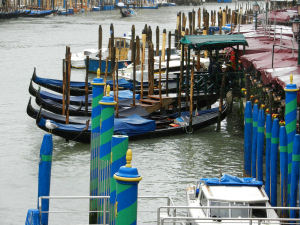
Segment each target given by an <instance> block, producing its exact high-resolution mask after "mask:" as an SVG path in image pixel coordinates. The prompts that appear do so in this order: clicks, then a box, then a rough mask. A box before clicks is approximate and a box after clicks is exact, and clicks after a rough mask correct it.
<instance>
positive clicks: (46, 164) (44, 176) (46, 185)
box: [37, 134, 53, 225]
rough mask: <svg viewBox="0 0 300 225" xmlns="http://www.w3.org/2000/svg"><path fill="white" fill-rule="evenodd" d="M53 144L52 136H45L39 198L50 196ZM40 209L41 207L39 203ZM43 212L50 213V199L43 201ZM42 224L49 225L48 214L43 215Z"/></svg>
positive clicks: (41, 157)
mask: <svg viewBox="0 0 300 225" xmlns="http://www.w3.org/2000/svg"><path fill="white" fill-rule="evenodd" d="M52 152H53V142H52V135H51V134H45V135H44V138H43V142H42V146H41V150H40V162H39V178H38V198H39V197H41V196H49V194H50V180H51V165H52ZM37 206H38V209H39V207H41V206H40V205H39V201H38V205H37ZM41 209H42V211H44V212H48V211H49V199H43V200H42V208H41ZM41 224H43V225H47V224H48V213H42V214H41Z"/></svg>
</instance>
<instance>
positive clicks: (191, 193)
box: [187, 175, 278, 224]
mask: <svg viewBox="0 0 300 225" xmlns="http://www.w3.org/2000/svg"><path fill="white" fill-rule="evenodd" d="M187 201H188V206H190V207H192V208H190V209H189V215H190V216H191V217H193V218H218V219H213V220H214V221H218V222H220V221H221V218H223V219H224V218H226V219H229V220H230V218H233V220H234V219H236V218H241V219H242V218H244V219H248V218H260V219H261V218H278V216H277V214H276V212H275V210H274V209H269V207H270V204H269V202H268V201H269V198H268V196H267V194H266V192H265V191H264V189H263V186H262V182H260V181H256V180H255V179H254V178H238V177H234V176H230V175H224V176H223V177H222V178H220V179H219V178H203V179H201V180H200V182H199V183H198V184H197V185H193V186H190V187H188V189H187ZM193 207H194V208H193ZM195 207H199V208H197V209H195ZM196 224H198V223H196ZM276 224H277V223H276Z"/></svg>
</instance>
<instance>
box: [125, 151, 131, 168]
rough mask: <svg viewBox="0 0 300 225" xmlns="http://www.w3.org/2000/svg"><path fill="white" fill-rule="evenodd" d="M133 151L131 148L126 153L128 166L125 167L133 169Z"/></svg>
mask: <svg viewBox="0 0 300 225" xmlns="http://www.w3.org/2000/svg"><path fill="white" fill-rule="evenodd" d="M131 160H132V150H131V149H130V148H129V149H128V150H127V153H126V165H125V167H129V168H131Z"/></svg>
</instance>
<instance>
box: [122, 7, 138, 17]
mask: <svg viewBox="0 0 300 225" xmlns="http://www.w3.org/2000/svg"><path fill="white" fill-rule="evenodd" d="M120 13H121V16H122V17H132V16H135V15H136V13H135V11H134V10H133V9H130V8H120Z"/></svg>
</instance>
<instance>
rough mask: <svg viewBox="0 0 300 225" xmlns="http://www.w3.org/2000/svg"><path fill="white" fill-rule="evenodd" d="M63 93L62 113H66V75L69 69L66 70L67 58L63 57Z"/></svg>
mask: <svg viewBox="0 0 300 225" xmlns="http://www.w3.org/2000/svg"><path fill="white" fill-rule="evenodd" d="M62 66H63V95H62V97H63V98H62V115H66V108H65V107H66V80H67V79H66V78H67V77H66V76H67V71H66V68H67V67H66V59H63V64H62Z"/></svg>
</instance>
